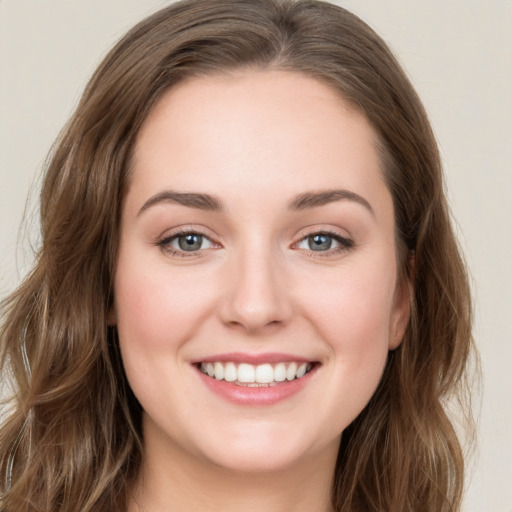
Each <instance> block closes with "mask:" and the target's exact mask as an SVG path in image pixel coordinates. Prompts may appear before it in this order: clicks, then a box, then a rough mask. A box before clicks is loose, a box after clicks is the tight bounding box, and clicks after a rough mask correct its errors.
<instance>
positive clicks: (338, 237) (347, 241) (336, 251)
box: [292, 226, 355, 258]
mask: <svg viewBox="0 0 512 512" xmlns="http://www.w3.org/2000/svg"><path fill="white" fill-rule="evenodd" d="M315 235H326V236H329V237H331V238H332V239H333V240H335V241H336V242H337V243H338V244H339V246H338V247H334V248H332V249H328V250H326V251H314V250H308V249H301V248H299V247H298V245H299V244H300V243H302V242H303V241H305V240H306V239H307V238H309V237H311V236H315ZM354 245H355V244H354V240H353V238H352V237H351V236H350V235H348V234H342V233H340V231H338V230H337V229H336V228H333V227H330V226H329V227H327V226H311V227H308V228H304V229H302V230H301V231H300V233H299V235H298V240H297V241H296V242H294V243H293V244H292V249H295V250H300V251H303V252H305V253H306V254H307V255H308V256H310V257H313V258H329V257H333V256H339V255H341V254H342V253H344V252H346V251H349V250H351V249H352V248H353V247H354Z"/></svg>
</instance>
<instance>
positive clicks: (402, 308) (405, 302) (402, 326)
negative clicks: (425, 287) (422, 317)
mask: <svg viewBox="0 0 512 512" xmlns="http://www.w3.org/2000/svg"><path fill="white" fill-rule="evenodd" d="M411 294H412V286H411V283H410V281H409V279H408V278H407V277H405V276H404V277H403V278H402V283H401V284H399V286H398V287H397V289H396V292H395V303H394V306H393V314H392V317H391V322H390V328H391V332H390V333H389V345H388V348H389V350H395V349H397V348H398V347H399V346H400V344H401V343H402V339H403V337H404V335H405V330H406V329H407V325H408V324H409V319H410V318H411Z"/></svg>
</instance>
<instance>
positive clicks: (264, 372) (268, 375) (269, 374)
mask: <svg viewBox="0 0 512 512" xmlns="http://www.w3.org/2000/svg"><path fill="white" fill-rule="evenodd" d="M256 382H259V383H260V384H268V383H269V382H274V368H272V365H270V364H260V365H259V366H256Z"/></svg>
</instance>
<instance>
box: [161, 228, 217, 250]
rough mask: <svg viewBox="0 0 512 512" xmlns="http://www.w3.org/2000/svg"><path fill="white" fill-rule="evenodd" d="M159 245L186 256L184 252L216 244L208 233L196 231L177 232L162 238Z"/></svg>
mask: <svg viewBox="0 0 512 512" xmlns="http://www.w3.org/2000/svg"><path fill="white" fill-rule="evenodd" d="M158 245H159V246H160V247H162V248H163V249H164V250H166V251H168V252H170V253H172V254H174V255H182V256H185V254H184V253H195V252H198V251H202V250H205V249H211V248H213V247H214V246H215V244H214V243H213V242H212V241H211V240H210V239H209V238H208V237H207V236H206V235H203V234H201V233H196V232H194V231H186V232H185V231H183V232H179V233H175V234H173V235H171V236H168V237H166V238H164V239H163V240H161V241H160V242H159V243H158Z"/></svg>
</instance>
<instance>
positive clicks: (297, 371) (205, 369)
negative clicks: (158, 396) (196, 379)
mask: <svg viewBox="0 0 512 512" xmlns="http://www.w3.org/2000/svg"><path fill="white" fill-rule="evenodd" d="M316 364H317V363H314V362H310V363H303V362H286V363H284V362H283V363H277V364H269V363H265V364H259V365H253V364H248V363H234V362H221V361H215V362H208V363H204V362H203V363H199V364H198V365H197V367H198V368H199V370H200V371H201V372H202V373H204V374H205V375H207V376H208V377H211V378H212V379H215V380H218V381H225V382H229V383H230V384H233V385H235V386H244V387H270V386H276V385H278V384H281V383H284V382H290V381H294V380H298V379H302V377H304V376H305V375H307V374H308V373H309V372H310V371H311V370H312V369H313V368H314V367H315V366H316Z"/></svg>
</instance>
